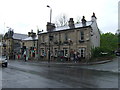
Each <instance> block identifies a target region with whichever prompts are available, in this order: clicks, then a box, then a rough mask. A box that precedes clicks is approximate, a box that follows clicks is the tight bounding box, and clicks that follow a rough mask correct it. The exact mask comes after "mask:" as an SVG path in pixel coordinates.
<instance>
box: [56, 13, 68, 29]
mask: <svg viewBox="0 0 120 90" xmlns="http://www.w3.org/2000/svg"><path fill="white" fill-rule="evenodd" d="M67 23H68V18H67V15H66V14H60V15H59V16H58V17H57V19H56V25H57V27H59V26H66V25H67Z"/></svg>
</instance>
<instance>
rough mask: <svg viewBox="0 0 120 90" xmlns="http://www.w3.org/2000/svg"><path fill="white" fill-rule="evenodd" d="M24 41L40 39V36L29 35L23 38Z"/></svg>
mask: <svg viewBox="0 0 120 90" xmlns="http://www.w3.org/2000/svg"><path fill="white" fill-rule="evenodd" d="M22 40H24V41H33V40H38V36H36V37H35V38H32V37H28V38H25V39H22Z"/></svg>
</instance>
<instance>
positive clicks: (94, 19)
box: [91, 12, 97, 21]
mask: <svg viewBox="0 0 120 90" xmlns="http://www.w3.org/2000/svg"><path fill="white" fill-rule="evenodd" d="M96 19H97V18H96V16H95V13H94V12H93V15H92V16H91V21H96Z"/></svg>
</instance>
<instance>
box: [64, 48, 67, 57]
mask: <svg viewBox="0 0 120 90" xmlns="http://www.w3.org/2000/svg"><path fill="white" fill-rule="evenodd" d="M66 50H67V52H66ZM63 53H64V56H68V48H63Z"/></svg>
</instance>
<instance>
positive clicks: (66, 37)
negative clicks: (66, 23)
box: [65, 33, 68, 41]
mask: <svg viewBox="0 0 120 90" xmlns="http://www.w3.org/2000/svg"><path fill="white" fill-rule="evenodd" d="M67 40H68V34H67V33H65V41H67Z"/></svg>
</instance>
